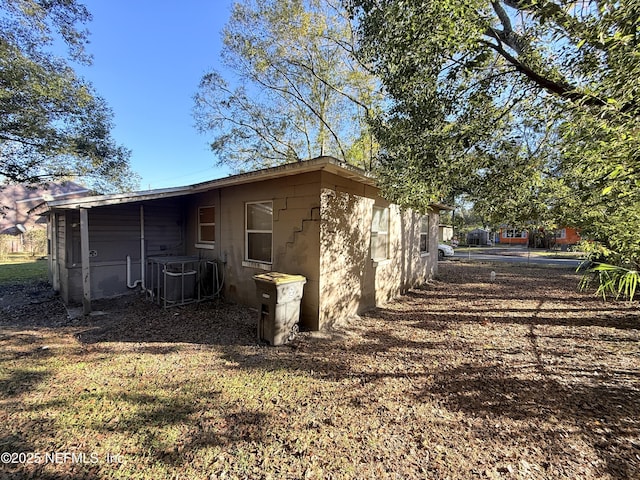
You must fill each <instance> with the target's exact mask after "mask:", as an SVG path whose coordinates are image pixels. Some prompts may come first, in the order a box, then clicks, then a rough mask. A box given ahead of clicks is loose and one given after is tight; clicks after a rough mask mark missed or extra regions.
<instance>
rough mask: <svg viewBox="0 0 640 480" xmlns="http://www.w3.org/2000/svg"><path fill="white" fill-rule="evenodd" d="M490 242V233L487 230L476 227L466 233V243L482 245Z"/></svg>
mask: <svg viewBox="0 0 640 480" xmlns="http://www.w3.org/2000/svg"><path fill="white" fill-rule="evenodd" d="M490 243H491V242H490V235H489V232H488V231H487V230H484V229H482V228H476V229H474V230H471V231H470V232H469V233H467V245H476V246H483V245H489V244H490Z"/></svg>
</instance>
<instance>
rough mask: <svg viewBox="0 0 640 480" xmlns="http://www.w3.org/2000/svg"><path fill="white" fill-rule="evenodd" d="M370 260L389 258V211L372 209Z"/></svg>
mask: <svg viewBox="0 0 640 480" xmlns="http://www.w3.org/2000/svg"><path fill="white" fill-rule="evenodd" d="M371 258H373V259H374V260H384V259H386V258H389V209H388V208H381V207H373V219H372V221H371Z"/></svg>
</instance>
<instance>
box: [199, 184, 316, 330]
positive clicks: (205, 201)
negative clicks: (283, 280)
mask: <svg viewBox="0 0 640 480" xmlns="http://www.w3.org/2000/svg"><path fill="white" fill-rule="evenodd" d="M319 178H320V173H319V172H311V173H305V174H301V175H293V176H288V177H282V178H279V179H274V180H267V181H262V182H256V183H252V184H247V185H239V186H234V187H227V188H223V189H219V190H213V191H210V192H206V193H203V194H200V195H197V196H193V197H192V198H191V199H190V204H189V207H188V221H187V244H188V245H189V252H188V253H189V254H192V255H200V256H202V257H204V258H211V259H215V260H218V262H219V265H221V267H222V268H224V276H225V280H224V282H225V286H224V294H225V298H227V299H228V300H230V301H233V302H238V303H242V304H247V305H252V306H255V307H257V306H258V300H257V295H256V289H255V282H254V280H253V276H254V275H255V274H259V273H264V272H265V271H269V270H272V271H277V272H283V273H290V274H299V275H304V276H305V277H306V278H307V283H306V285H305V287H304V296H303V300H302V304H301V323H302V324H303V325H304V326H305V327H306V328H310V329H316V328H317V327H318V324H317V321H318V310H319V298H318V290H319V280H320V268H319V260H318V259H319V255H320V253H319V249H320V246H319V238H320V183H319ZM262 201H271V202H273V248H272V256H273V258H272V260H273V262H272V265H270V266H269V265H257V264H254V263H250V262H247V261H246V257H245V205H246V203H247V202H262ZM198 206H215V207H216V242H215V247H214V248H213V249H207V248H199V247H198V246H196V232H197V208H198Z"/></svg>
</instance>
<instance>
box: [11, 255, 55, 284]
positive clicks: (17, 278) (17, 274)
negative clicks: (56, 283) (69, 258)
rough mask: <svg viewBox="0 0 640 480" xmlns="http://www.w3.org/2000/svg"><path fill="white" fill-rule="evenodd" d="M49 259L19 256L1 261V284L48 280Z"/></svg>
mask: <svg viewBox="0 0 640 480" xmlns="http://www.w3.org/2000/svg"><path fill="white" fill-rule="evenodd" d="M47 268H48V267H47V260H40V259H34V258H25V257H18V258H15V259H7V260H3V261H0V284H7V283H15V282H25V281H32V280H46V279H47V276H48V273H47Z"/></svg>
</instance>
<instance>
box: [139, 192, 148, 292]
mask: <svg viewBox="0 0 640 480" xmlns="http://www.w3.org/2000/svg"><path fill="white" fill-rule="evenodd" d="M145 253H146V252H145V251H144V205H140V283H141V285H142V289H143V290H144V289H145V288H146V283H145V273H146V270H147V268H146V267H147V259H146V257H145Z"/></svg>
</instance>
